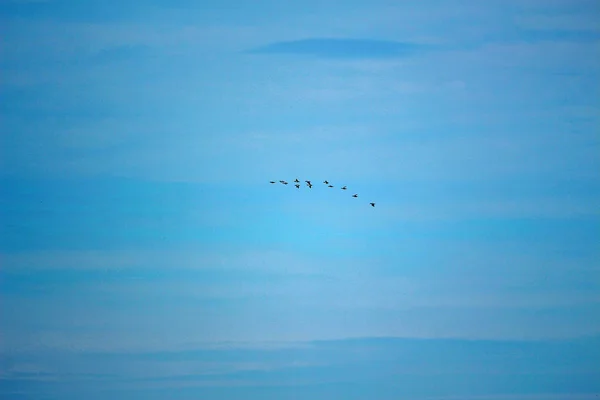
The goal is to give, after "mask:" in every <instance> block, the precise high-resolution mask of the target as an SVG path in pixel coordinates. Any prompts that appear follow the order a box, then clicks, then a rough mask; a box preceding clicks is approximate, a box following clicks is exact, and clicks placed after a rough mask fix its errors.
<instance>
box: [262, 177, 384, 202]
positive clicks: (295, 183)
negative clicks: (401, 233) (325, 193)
mask: <svg viewBox="0 0 600 400" xmlns="http://www.w3.org/2000/svg"><path fill="white" fill-rule="evenodd" d="M304 182H306V186H308V188H309V189H312V187H313V184H312V183H311V181H304ZM269 183H271V184H275V183H277V182H275V181H269ZM279 183H281V184H283V185H287V184H288V182H286V181H283V180H281V181H279ZM323 183H324V184H325V185H327V187H329V188H332V187H334V186H333V185H332V184H330V183H329V181H327V180H325V181H323ZM294 186H296V189H300V181H299V180H298V178H296V179H295V180H294ZM341 189H342V190H348V188H347V187H346V186H342V187H341ZM352 197H354V198H356V197H358V195H357V194H356V193H355V194H353V195H352ZM369 204H370V205H371V207H375V203H369Z"/></svg>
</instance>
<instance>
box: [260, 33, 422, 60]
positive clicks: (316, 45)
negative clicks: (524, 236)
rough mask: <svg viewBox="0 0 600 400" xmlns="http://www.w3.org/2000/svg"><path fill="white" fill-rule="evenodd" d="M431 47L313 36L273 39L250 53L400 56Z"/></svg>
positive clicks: (357, 56) (344, 57) (366, 56)
mask: <svg viewBox="0 0 600 400" xmlns="http://www.w3.org/2000/svg"><path fill="white" fill-rule="evenodd" d="M428 50H431V48H430V47H429V46H426V45H421V44H417V43H404V42H396V41H391V40H377V39H342V38H336V39H333V38H313V39H302V40H293V41H286V42H275V43H272V44H268V45H266V46H263V47H259V48H256V49H252V50H250V51H248V53H250V54H296V55H303V56H314V57H323V58H342V59H348V58H350V59H352V58H360V59H372V58H401V57H408V56H412V55H416V54H419V53H422V52H425V51H428Z"/></svg>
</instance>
